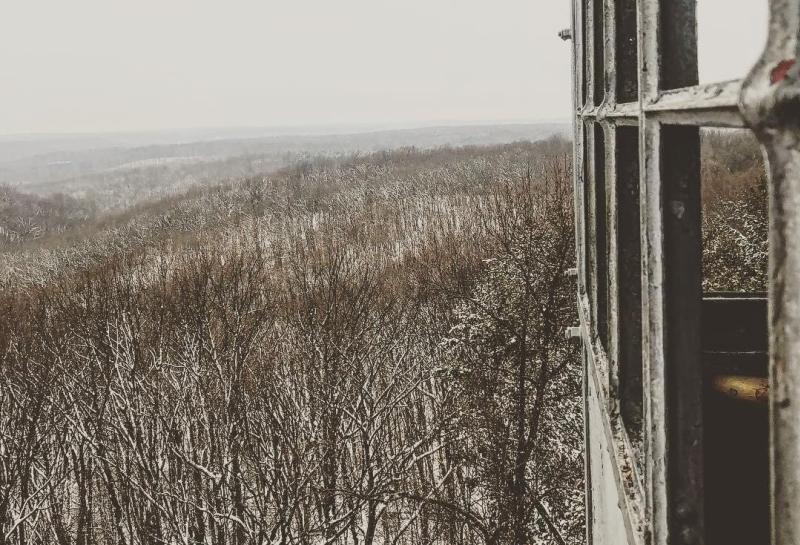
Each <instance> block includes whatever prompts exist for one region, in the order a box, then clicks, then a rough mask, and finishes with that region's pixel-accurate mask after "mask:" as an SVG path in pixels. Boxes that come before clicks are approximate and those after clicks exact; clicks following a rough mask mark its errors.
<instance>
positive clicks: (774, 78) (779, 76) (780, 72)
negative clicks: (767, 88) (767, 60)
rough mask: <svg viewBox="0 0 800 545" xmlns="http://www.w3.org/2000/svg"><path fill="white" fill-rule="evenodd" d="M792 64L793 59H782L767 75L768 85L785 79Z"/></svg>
mask: <svg viewBox="0 0 800 545" xmlns="http://www.w3.org/2000/svg"><path fill="white" fill-rule="evenodd" d="M794 63H795V59H784V60H782V61H781V62H779V63H778V64H777V65H776V66H775V68H773V69H772V72H770V74H769V81H770V83H772V84H773V85H774V84H776V83H778V82H779V81H783V80H784V79H786V75H787V74H788V73H789V70H791V68H792V66H794Z"/></svg>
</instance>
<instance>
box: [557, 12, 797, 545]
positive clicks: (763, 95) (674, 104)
mask: <svg viewBox="0 0 800 545" xmlns="http://www.w3.org/2000/svg"><path fill="white" fill-rule="evenodd" d="M695 4H696V0H573V17H572V32H571V36H572V38H573V40H572V46H573V60H574V64H573V73H574V78H573V81H574V89H573V97H574V113H575V115H574V135H575V139H574V146H575V165H574V167H575V168H574V172H575V203H576V235H577V242H578V244H577V247H578V256H577V257H578V285H579V295H578V301H579V305H578V306H579V314H580V318H581V328H580V333H581V336H582V338H583V342H584V346H585V355H586V374H585V378H586V380H587V381H591V382H592V383H593V385H594V386H595V388H596V392H597V395H598V397H599V399H600V401H601V403H602V405H604V407H605V410H606V415H605V416H606V420H605V423H604V424H605V425H604V428H605V429H604V433H605V436H606V438H607V440H608V444H609V445H610V446H612V448H613V451H614V452H613V455H614V459H615V462H616V468H615V476H616V482H617V486H618V487H619V489H620V497H621V498H622V499H623V501H624V505H623V506H621V507H622V508H623V511H624V512H625V514H626V518H627V520H626V524H627V534H628V535H627V539H628V542H630V543H654V544H664V545H666V544H667V543H672V544H675V543H687V544H688V543H702V539H703V537H702V536H703V528H702V520H703V513H702V484H701V483H700V481H701V480H702V454H701V452H700V450H701V449H700V448H698V447H697V443H696V441H695V440H696V439H697V438H696V437H694V436H692V434H693V433H694V434H696V433H698V432H697V427H698V426H699V428H700V429H701V428H702V422H701V421H699V420H697V421H692V417H693V416H694V413H697V417H698V418H700V415H699V413H700V411H699V409H698V407H699V404H700V396H701V392H700V386H699V380H698V381H697V383H696V384H691V383H690V382H691V381H690V380H688V379H691V372H692V371H691V369H684V370H683V371H682V373H683V374H681V375H680V377H681V379H683V380H684V381H685V383H683V384H680V386H681V392H680V394H676V393H674V392H673V393H670V391H669V390H668V386H669V382H670V381H669V380H667V378H668V377H667V373H668V371H669V372H671V373H674V372H675V370H674V368H675V365H676V359H677V357H676V356H675V354H676V353H678V352H680V351H681V350H683V349H685V348H686V347H687V346H688V350H689V352H691V349H692V348H693V346H694V345H693V343H697V342H699V341H698V340H697V339H696V338H694V339H693V338H689V339H688V340H685V342H683V344H681V345H680V346H678V347H677V348H676V344H675V343H676V340H675V338H674V335H673V338H671V337H670V335H669V332H670V325H669V324H670V319H672V318H671V315H670V313H679V312H684V313H686V312H687V311H690V310H691V309H692V307H691V304H689V306H688V307H682V308H678V309H674V308H672V309H669V308H668V306H670V305H673V306H674V303H672V302H670V303H669V304H667V291H668V289H669V284H668V281H669V278H668V275H669V273H668V272H666V273H665V271H669V270H670V267H672V266H673V263H672V262H668V260H669V259H670V258H674V257H675V255H674V251H675V250H676V249H680V240H678V241H677V242H676V241H675V240H674V237H675V236H678V235H674V233H675V232H676V231H675V222H676V221H679V218H678V219H676V217H677V215H679V214H680V208H681V206H682V203H681V202H678V201H671V200H669V199H670V194H669V191H670V190H669V188H668V187H667V188H665V183H666V181H665V174H664V172H665V171H664V168H663V165H662V157H661V155H662V151H663V150H664V147H663V145H664V143H665V140H667V138H668V134H667V132H668V131H669V130H671V129H670V127H681V126H685V127H701V126H710V127H749V128H751V129H752V130H753V131H754V133H755V134H756V136H757V137H758V139H759V141H760V142H761V144H762V146H763V148H764V154H765V157H766V159H767V161H768V171H769V172H768V173H769V178H770V190H769V211H770V214H769V216H770V220H769V226H770V239H769V252H770V258H769V261H770V265H769V331H770V363H769V376H770V393H771V396H770V452H771V461H770V465H771V497H772V505H771V509H772V543H774V544H775V545H788V544H795V543H800V503H798V498H800V81H799V75H798V66H797V65H794V64H793V63H794V60H795V59H796V58H797V57H798V53H799V51H798V37H799V35H800V2H798V1H797V0H770V22H769V25H770V27H769V37H768V43H767V45H766V48H765V50H764V52H763V54H762V56H761V58H760V59H759V61H758V62H757V63H756V65H755V67H754V68H753V69H752V71H751V72H750V73H749V74H748V75H747V76H746V77H745V78H744V79H742V80H739V81H729V82H722V83H714V84H709V85H697V50H696V22H695V15H694V14H695V7H696V5H695ZM732 9H735V8H734V6H732ZM626 10H627V11H626ZM632 10H635V22H636V24H635V47H636V70H635V74H636V78H637V79H636V86H637V88H638V89H637V97H636V98H635V100H629V101H623V102H618V101H617V96H618V90H619V89H620V87H619V86H620V83H621V82H620V77H629V74H630V66H627V65H626V66H622V65H620V66H618V65H617V58H618V57H620V52H621V47H620V46H622V47H624V46H625V45H626V42H624V41H621V40H619V39H618V38H619V37H620V36H619V35H618V31H619V32H630V21H626V20H625V19H624V18H625V17H628V16H629V14H630V13H632V12H633V11H632ZM626 14H628V15H626ZM620 24H621V25H622V26H625V28H624V29H622V30H620V28H619V26H620ZM598 31H600V33H599V36H601V38H600V39H598ZM589 33H591V35H589ZM627 45H628V46H629V47H633V44H630V43H628V44H627ZM623 53H624V54H628V53H629V52H623ZM623 71H624V72H625V76H620V74H621V73H622V72H623ZM623 83H624V82H623ZM627 83H630V82H627ZM593 127H600V129H599V132H598V131H596V130H594V129H592V130H587V129H589V128H593ZM623 127H635V128H636V129H637V130H638V150H636V151H637V153H638V166H639V179H638V182H639V191H640V208H639V213H640V217H641V257H642V260H641V278H642V291H641V298H642V302H641V306H642V315H641V320H642V328H643V335H642V339H641V341H642V371H641V373H642V380H643V414H642V418H643V423H642V425H643V443H642V444H643V447H642V450H643V451H644V452H643V456H638V455H637V452H636V447H635V446H634V441H632V438H631V437H630V436H629V433H628V431H626V428H625V425H624V423H623V422H622V421H621V420H622V419H621V417H620V398H619V376H620V369H619V368H618V361H619V350H620V337H619V333H618V332H619V313H618V308H617V305H618V301H619V297H618V295H619V294H618V293H617V290H616V288H615V286H616V285H617V276H616V275H617V273H618V266H617V265H618V264H617V262H616V257H617V251H618V248H617V242H618V232H617V229H616V228H617V224H616V219H615V218H616V217H617V202H616V192H615V191H613V190H611V191H606V192H605V194H606V196H605V198H604V199H601V201H600V202H601V203H602V204H603V205H604V206H605V210H604V212H605V214H604V216H605V217H607V218H611V220H610V221H609V222H608V223H607V224H606V226H607V231H606V233H605V234H606V236H607V244H606V246H605V248H606V251H607V260H608V266H607V271H606V273H607V277H606V278H605V279H604V283H605V285H606V286H607V288H603V289H607V290H608V291H607V292H606V293H605V294H604V296H605V305H606V306H607V309H605V310H606V312H604V313H603V314H604V316H603V320H606V324H605V326H604V327H605V328H606V329H607V331H608V335H607V336H605V338H604V339H601V338H600V337H601V335H600V332H599V331H598V323H599V322H602V320H600V321H598V315H597V313H598V308H597V301H598V282H597V280H598V274H600V273H601V271H600V270H599V269H600V267H598V262H597V255H596V254H597V249H596V248H595V247H594V242H595V241H596V234H597V233H595V232H594V228H593V225H592V221H594V220H596V218H592V216H591V212H592V209H593V208H595V206H594V205H593V204H592V202H593V198H594V197H596V195H594V194H593V187H594V182H596V181H597V180H601V181H603V182H604V185H605V188H608V187H609V184H615V183H616V181H617V164H616V157H617V156H618V150H617V149H616V148H615V146H616V142H617V140H618V139H617V132H618V131H619V130H620V129H621V128H623ZM600 135H602V136H601V138H602V140H603V142H602V144H603V146H602V147H603V150H602V151H603V155H604V161H602V163H603V166H602V172H598V169H597V168H596V167H597V166H598V161H597V160H595V154H596V153H597V150H596V149H595V147H596V146H599V145H601V143H600V142H598V141H596V136H600ZM673 144H674V142H673V143H672V144H670V145H673ZM679 145H680V144H679ZM694 148H695V144H694V143H692V142H690V143H689V144H688V146H687V148H686V151H687V153H688V155H689V156H690V157H688V158H687V161H688V162H689V163H692V162H694V161H697V160H698V159H697V157H694V158H692V157H691V155H692V154H695V153H699V148H698V149H696V150H695V149H694ZM598 149H599V148H598ZM669 176H672V174H669ZM665 191H666V193H665ZM603 201H604V202H603ZM697 205H698V206H699V203H697ZM584 208H587V210H584ZM585 212H586V214H585ZM587 214H588V215H587ZM587 217H588V218H589V221H587ZM603 221H605V218H603ZM671 222H672V223H671ZM595 227H596V225H595ZM671 229H672V231H670V230H671ZM670 233H673V234H672V235H671V234H670ZM670 237H673V238H670ZM678 238H680V237H679V236H678ZM675 244H677V246H674V247H673V245H675ZM670 252H672V253H670ZM696 258H697V257H696V256H690V257H689V259H696ZM680 259H683V258H680ZM691 265H692V263H688V266H687V270H688V269H691ZM669 295H670V296H673V295H675V294H674V293H670V294H669ZM692 298H693V294H692V293H678V297H677V299H679V300H686V301H691V300H692ZM670 301H672V299H670ZM678 306H679V307H680V305H678ZM697 336H699V333H697V335H696V337H697ZM690 337H691V335H690ZM668 354H671V356H670V355H668ZM667 362H669V364H670V365H672V367H670V368H669V369H668V367H667ZM689 363H691V362H689ZM684 367H687V365H686V364H685V363H684ZM672 382H673V383H674V382H675V379H673V380H672ZM673 387H674V386H673ZM670 396H673V397H670ZM676 404H678V405H679V407H678V408H677V410H678V413H679V414H680V415H681V417H682V418H684V419H688V421H683V422H681V423H680V427H681V429H680V430H678V431H680V434H679V435H680V437H679V438H676V435H675V434H674V433H673V434H671V435H669V437H668V434H669V433H670V432H669V430H668V429H667V411H668V405H669V410H670V411H675V410H676V406H675V405H676ZM693 429H694V430H695V431H692V430H693ZM668 456H671V457H672V458H669V457H668ZM640 459H641V462H640V463H639V462H638V461H639V460H640ZM670 460H672V461H670ZM676 460H677V461H676ZM670 463H674V464H678V465H679V466H680V470H681V471H680V475H678V476H677V477H676V473H675V471H674V470H673V474H672V475H670V477H671V478H668V475H667V473H668V466H669V464H670ZM587 465H588V462H587ZM676 479H677V480H678V481H679V482H677V481H676ZM590 492H591V491H590V490H588V491H587V495H589V496H590ZM676 496H680V497H677V498H676ZM591 508H592V499H591V497H587V509H589V510H591ZM589 540H590V542H591V536H589Z"/></svg>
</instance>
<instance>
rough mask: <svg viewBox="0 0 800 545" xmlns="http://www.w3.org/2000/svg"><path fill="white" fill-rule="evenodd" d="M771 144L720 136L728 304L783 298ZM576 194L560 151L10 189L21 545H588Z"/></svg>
mask: <svg viewBox="0 0 800 545" xmlns="http://www.w3.org/2000/svg"><path fill="white" fill-rule="evenodd" d="M726 138H728V139H729V140H727V141H726V140H725V139H726ZM736 146H741V148H739V151H735V150H736V149H737V148H736ZM746 149H749V148H747V143H742V142H741V141H740V140H738V139H737V138H736V137H733V136H724V135H721V136H718V137H717V139H716V140H713V141H712V140H707V141H706V142H704V164H703V177H704V197H706V198H705V201H704V227H705V229H704V232H705V235H706V239H705V247H706V248H705V250H706V251H705V261H704V266H705V268H706V272H707V275H706V283H707V289H723V288H724V289H728V288H730V286H727V285H725V282H727V281H729V279H731V278H738V277H742V275H744V277H746V278H747V279H748V280H747V282H750V284H747V286H748V287H749V288H754V289H758V288H759V286H761V285H763V268H764V267H765V264H766V253H765V252H764V247H765V246H764V244H765V241H763V243H762V241H761V240H760V239H759V237H760V236H761V233H762V232H764V233H765V218H766V214H765V212H764V200H763V186H764V184H763V176H760V175H759V174H758V167H757V166H755V162H756V161H757V157H756V158H753V157H750V156H747V157H749V159H748V158H747V157H745V159H744V160H741V161H739V159H741V158H742V157H743V156H745V155H746ZM737 161H738V163H737ZM737 180H738V181H739V182H741V183H739V182H737ZM731 181H733V182H736V183H734V184H733V185H731V183H730V182H731ZM707 182H708V183H707ZM711 182H713V183H711ZM571 187H572V172H571V148H570V144H569V142H567V141H565V140H562V139H559V138H551V139H549V140H544V141H540V142H537V143H533V144H531V143H517V144H508V145H501V146H493V147H464V148H443V149H437V150H432V151H419V150H415V149H411V148H409V149H401V150H395V151H391V152H379V153H374V154H369V155H355V156H352V157H349V158H344V159H342V158H337V159H331V158H320V159H311V160H308V161H301V162H298V163H296V164H295V165H293V166H292V167H290V168H286V169H284V170H282V171H280V172H278V173H276V174H271V175H267V176H256V177H249V178H247V179H242V180H239V181H236V182H227V183H225V184H222V185H218V186H213V187H206V188H195V189H191V190H189V191H187V192H186V193H183V194H180V195H177V196H171V197H168V198H164V199H162V200H158V201H152V202H147V203H141V204H138V205H136V206H133V207H132V208H130V209H128V210H125V211H123V212H114V213H113V214H111V215H102V214H97V212H96V210H95V209H94V208H93V207H92V206H91V203H87V202H86V201H85V200H80V199H76V198H73V197H70V196H63V195H58V196H38V197H34V196H31V195H28V194H25V193H22V192H20V191H18V190H13V189H10V188H0V544H2V543H13V544H20V545H27V544H45V543H58V544H64V545H66V544H70V545H71V544H75V545H89V544H95V543H97V544H112V543H113V544H120V545H121V544H125V545H138V544H145V543H146V544H186V545H189V544H206V543H207V544H236V545H243V544H259V545H260V544H267V543H274V544H278V543H280V544H314V545H316V544H326V545H327V544H348V545H362V544H363V545H372V544H375V543H378V544H386V545H390V544H391V545H401V544H414V545H417V544H419V545H433V544H442V545H445V544H446V545H467V544H470V545H471V544H476V545H477V544H505V543H515V544H520V545H525V544H551V543H556V544H572V543H582V542H583V540H584V523H583V493H584V489H583V454H582V452H583V451H582V442H583V423H582V414H581V413H582V410H581V407H582V401H581V392H582V389H581V377H582V370H581V364H580V354H579V349H578V346H577V345H574V344H572V343H571V342H570V341H568V340H566V339H565V337H564V334H563V331H564V328H566V327H567V326H571V325H574V323H575V321H576V317H575V284H574V279H573V278H571V277H569V276H567V275H565V274H564V273H565V271H566V270H567V269H569V268H571V267H574V266H575V250H574V218H573V204H572V192H571V191H572V190H571ZM734 287H736V286H734Z"/></svg>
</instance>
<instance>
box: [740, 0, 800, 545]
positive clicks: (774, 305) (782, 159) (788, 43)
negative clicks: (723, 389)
mask: <svg viewBox="0 0 800 545" xmlns="http://www.w3.org/2000/svg"><path fill="white" fill-rule="evenodd" d="M799 34H800V3H798V2H797V1H796V0H771V1H770V28H769V38H768V41H767V45H766V48H765V50H764V52H763V53H762V55H761V58H760V59H759V61H758V62H757V63H756V65H755V67H754V68H753V70H752V71H751V72H750V74H749V75H748V76H747V78H746V79H745V81H744V83H743V85H742V91H741V96H740V106H741V111H742V114H743V116H744V118H745V120H746V121H747V124H748V125H749V126H750V127H751V128H752V129H753V131H754V132H755V133H756V135H757V136H758V138H759V140H760V141H761V143H762V145H763V146H764V149H765V151H766V157H767V159H768V161H769V174H770V196H769V216H770V241H769V242H770V243H769V252H770V259H769V261H770V263H769V305H770V307H769V328H770V329H769V334H770V366H769V367H770V377H769V379H770V393H771V396H770V441H771V457H770V465H771V488H772V542H773V543H774V544H775V545H788V544H795V543H800V509H798V499H800V81H799V80H798V65H797V64H796V62H795V61H796V59H797V57H798V35H799Z"/></svg>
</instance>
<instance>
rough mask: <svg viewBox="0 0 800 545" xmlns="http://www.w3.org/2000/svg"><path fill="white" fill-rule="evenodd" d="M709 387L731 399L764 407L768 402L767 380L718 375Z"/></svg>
mask: <svg viewBox="0 0 800 545" xmlns="http://www.w3.org/2000/svg"><path fill="white" fill-rule="evenodd" d="M711 387H712V388H713V389H714V390H716V391H717V392H719V393H721V394H723V395H725V396H728V397H730V398H731V399H736V400H739V401H745V402H748V403H756V404H758V405H765V406H766V405H767V403H768V402H769V379H766V378H761V377H743V376H739V375H718V376H715V377H714V378H713V379H712V380H711ZM745 439H746V438H745Z"/></svg>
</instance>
